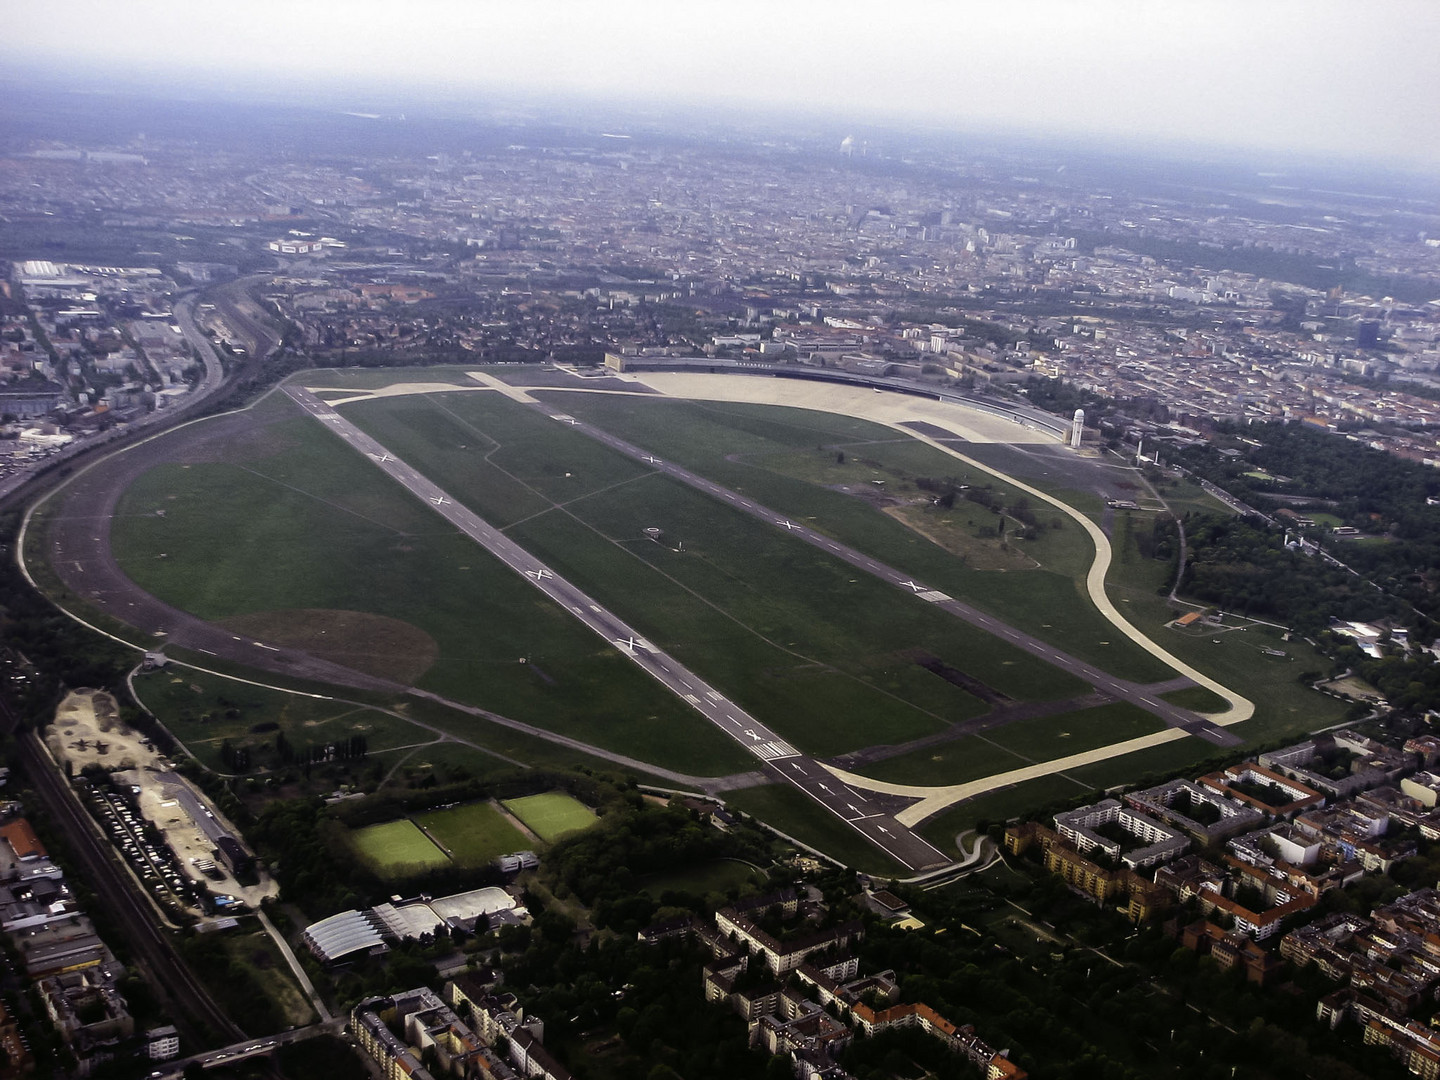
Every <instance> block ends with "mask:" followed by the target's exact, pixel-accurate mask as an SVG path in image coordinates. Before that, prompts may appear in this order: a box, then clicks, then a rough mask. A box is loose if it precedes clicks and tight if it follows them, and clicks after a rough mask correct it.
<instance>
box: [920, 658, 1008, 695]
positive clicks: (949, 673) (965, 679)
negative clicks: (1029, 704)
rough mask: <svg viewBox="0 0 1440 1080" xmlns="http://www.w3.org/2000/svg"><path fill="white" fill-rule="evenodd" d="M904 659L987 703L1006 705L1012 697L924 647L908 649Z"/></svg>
mask: <svg viewBox="0 0 1440 1080" xmlns="http://www.w3.org/2000/svg"><path fill="white" fill-rule="evenodd" d="M902 655H903V656H904V657H905V659H907V660H910V661H912V662H914V663H916V664H919V665H920V666H921V667H922V668H924V669H925V670H926V671H928V672H930V673H931V674H932V675H939V676H940V678H942V679H944V680H945V681H946V682H948V683H949V684H950V685H951V686H958V687H959V688H960V689H961V690H964V691H965V692H966V693H967V694H970V695H971V696H972V697H977V698H979V699H980V700H981V701H983V702H985V703H986V704H987V705H1007V704H1009V703H1010V702H1011V701H1013V700H1014V699H1013V698H1011V697H1010V696H1008V695H1006V694H1002V693H1001V692H1000V691H999V690H996V689H995V688H994V687H992V686H987V685H986V684H985V683H983V682H981V681H980V680H979V679H977V678H975V676H973V675H967V674H966V673H965V672H963V671H961V670H960V669H959V668H956V667H951V666H950V665H949V664H947V663H945V661H944V660H941V659H940V658H939V657H938V656H935V655H934V654H933V653H928V652H926V651H925V650H924V649H908V650H906V651H905V652H904V653H903V654H902Z"/></svg>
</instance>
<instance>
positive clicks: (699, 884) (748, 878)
mask: <svg viewBox="0 0 1440 1080" xmlns="http://www.w3.org/2000/svg"><path fill="white" fill-rule="evenodd" d="M765 881H766V878H765V874H764V872H763V871H761V870H757V869H756V868H755V867H753V866H751V865H750V864H749V863H744V862H740V861H739V860H738V859H716V860H715V861H714V862H707V863H701V864H700V865H699V866H692V867H690V868H689V869H687V870H679V871H676V872H675V873H673V874H647V875H646V876H645V877H643V878H641V879H640V882H639V885H640V890H641V891H642V892H644V893H647V894H648V895H649V896H650V897H652V898H653V899H655V900H659V899H660V897H661V896H662V895H663V894H664V893H666V892H669V891H672V890H673V891H675V892H685V893H695V894H698V895H700V896H705V895H707V894H709V893H726V892H728V891H729V890H731V889H739V890H741V891H749V892H753V891H755V890H756V889H758V888H760V887H761V886H763V885H764V884H765Z"/></svg>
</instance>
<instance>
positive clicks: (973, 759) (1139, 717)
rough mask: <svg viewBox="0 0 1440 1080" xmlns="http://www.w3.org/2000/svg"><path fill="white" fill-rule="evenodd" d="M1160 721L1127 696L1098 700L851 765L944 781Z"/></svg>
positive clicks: (1078, 747)
mask: <svg viewBox="0 0 1440 1080" xmlns="http://www.w3.org/2000/svg"><path fill="white" fill-rule="evenodd" d="M1162 727H1164V725H1163V724H1161V723H1160V721H1159V720H1158V719H1156V718H1155V717H1154V716H1153V715H1151V714H1150V713H1148V712H1146V711H1145V710H1143V709H1141V708H1139V707H1137V706H1135V705H1131V704H1128V703H1126V702H1115V703H1112V704H1109V705H1099V706H1096V707H1094V708H1090V709H1079V710H1076V711H1075V712H1068V713H1060V714H1059V715H1057V716H1045V717H1037V718H1035V719H1031V720H1017V721H1015V722H1013V723H1010V724H1006V725H1005V726H1004V727H999V728H993V729H991V730H990V731H987V732H985V733H984V734H982V735H966V736H964V737H963V738H960V739H955V740H952V741H950V742H944V743H941V744H939V745H938V746H928V747H924V748H922V749H920V750H912V751H910V752H909V753H907V754H899V755H897V756H895V757H892V758H886V759H884V760H883V761H877V762H875V763H874V764H870V765H862V766H858V767H857V768H856V769H855V770H854V771H855V772H857V773H859V774H861V775H864V776H869V777H873V778H874V779H876V780H887V781H889V782H891V783H896V784H924V785H934V786H942V785H946V784H961V783H965V782H966V781H969V780H978V779H980V778H981V777H984V776H991V775H993V774H995V773H1002V772H1008V771H1009V770H1011V769H1018V768H1022V767H1023V766H1025V765H1027V764H1030V763H1032V762H1037V761H1051V760H1053V759H1055V758H1062V757H1069V756H1070V755H1071V754H1079V753H1083V752H1084V751H1086V750H1093V749H1094V748H1096V747H1098V746H1109V745H1111V744H1112V743H1117V742H1124V741H1125V740H1127V739H1134V738H1137V737H1139V736H1141V735H1148V734H1149V733H1151V732H1154V731H1159V730H1160V729H1161V728H1162Z"/></svg>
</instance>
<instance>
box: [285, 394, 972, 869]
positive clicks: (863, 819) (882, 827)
mask: <svg viewBox="0 0 1440 1080" xmlns="http://www.w3.org/2000/svg"><path fill="white" fill-rule="evenodd" d="M284 390H285V392H286V393H287V394H288V395H289V396H290V397H291V398H293V399H294V400H295V401H296V402H297V403H298V404H299V405H300V406H301V407H302V408H303V409H305V410H306V412H308V413H309V414H310V415H311V416H313V417H315V419H316V420H318V421H319V422H320V423H322V424H324V425H326V426H327V427H329V428H331V429H332V430H333V431H334V432H335V433H336V435H337V436H339V437H340V438H343V439H345V440H347V441H348V442H349V443H350V444H351V445H352V446H353V447H354V448H355V449H356V450H357V451H358V452H360V453H363V454H365V455H366V456H367V457H369V458H370V460H371V461H373V462H374V463H375V465H376V466H377V467H379V468H380V469H382V470H384V471H385V473H386V474H387V475H389V476H390V477H392V478H393V479H394V480H396V481H397V482H398V483H399V484H400V485H401V486H403V487H404V488H405V489H406V490H407V491H409V492H411V494H413V495H415V496H416V497H417V498H420V499H424V500H425V501H426V502H428V503H429V504H430V505H431V506H432V507H433V508H434V510H435V511H436V513H438V514H440V515H441V516H442V517H444V518H445V519H446V520H447V521H449V522H450V523H451V524H452V525H454V526H455V527H456V528H457V529H459V530H460V531H461V532H463V533H464V534H465V535H466V536H469V537H470V538H471V539H472V540H474V541H475V542H476V543H478V544H480V545H481V546H482V547H484V548H485V549H486V550H487V551H489V552H490V553H491V554H492V555H494V556H495V557H496V558H498V559H500V561H501V562H503V563H504V564H505V565H506V566H507V567H509V568H510V569H511V570H513V571H514V572H515V573H517V574H520V575H522V576H523V577H524V578H525V579H526V580H527V581H529V582H530V583H531V584H532V585H534V586H535V587H536V588H537V589H539V590H540V591H541V592H543V593H544V594H545V595H546V596H547V597H549V598H550V599H551V600H552V601H554V602H555V603H557V604H559V605H560V606H561V607H563V608H564V609H565V610H566V611H568V612H570V613H571V614H572V615H573V616H574V617H575V618H576V619H578V620H580V622H582V623H583V624H584V625H585V626H587V627H589V628H590V630H592V631H593V632H594V633H595V634H597V635H598V636H600V637H602V638H604V639H605V640H606V641H607V642H609V643H610V644H611V645H612V646H614V647H615V648H617V649H619V650H620V651H621V652H622V653H623V654H624V655H625V656H627V657H628V658H629V659H630V660H632V661H633V662H634V663H635V664H637V665H638V666H639V667H640V668H641V669H642V670H643V671H645V672H646V674H648V675H650V676H651V677H652V678H654V679H656V680H657V681H658V682H660V683H661V684H662V685H663V686H665V687H666V688H667V689H668V690H670V691H671V692H672V693H673V694H675V695H676V696H677V697H679V698H681V699H682V700H684V701H685V702H686V703H687V704H689V705H690V706H691V707H692V708H693V709H695V711H696V712H698V713H700V715H702V716H704V717H705V718H706V719H707V720H709V721H710V722H711V723H712V724H714V725H715V726H716V727H717V728H719V729H720V730H721V731H723V732H724V733H725V734H726V735H728V736H730V737H731V738H732V739H734V740H735V741H736V742H737V743H739V744H740V745H741V746H743V747H745V749H746V750H747V751H749V752H750V753H751V754H753V755H754V756H755V758H756V759H757V760H758V761H759V762H760V763H761V765H762V768H764V769H765V770H768V771H769V772H770V773H773V774H774V775H775V776H776V777H779V778H781V779H783V780H786V781H788V782H789V783H791V784H793V785H795V786H796V787H798V788H800V790H802V791H804V792H805V793H806V794H807V795H809V796H810V797H811V798H813V799H814V800H815V801H816V802H818V803H820V804H821V805H822V806H824V807H825V808H826V809H827V810H829V811H830V812H831V813H833V814H834V815H835V816H836V817H838V818H840V819H841V820H842V821H844V822H845V823H846V824H848V825H849V826H850V827H851V828H853V829H854V830H855V831H856V832H858V833H859V834H860V835H861V836H863V837H865V839H867V840H869V841H870V842H871V843H872V844H874V845H875V846H876V847H878V848H880V849H881V850H882V851H884V852H885V853H886V854H888V855H890V856H891V857H892V858H894V859H895V860H897V861H898V862H900V863H901V864H902V865H904V866H906V867H909V868H910V869H911V870H915V871H920V870H925V869H931V868H934V867H938V866H943V865H945V864H947V863H949V862H950V861H951V860H950V859H949V858H948V857H947V856H946V855H945V854H944V853H943V852H941V851H940V850H939V849H937V848H935V847H933V846H932V845H931V844H929V843H928V842H926V841H925V840H923V839H922V838H921V837H919V836H917V835H916V834H914V833H913V832H911V831H910V830H909V829H908V828H906V827H905V826H903V825H901V824H900V823H899V822H898V821H896V820H895V818H894V817H893V816H892V815H891V814H890V813H889V812H888V811H887V810H886V809H884V808H883V807H882V806H881V805H880V804H879V803H878V802H877V801H876V800H877V796H875V795H874V793H871V794H868V795H867V794H866V793H864V792H862V791H858V790H856V789H855V788H853V787H850V786H848V785H846V784H844V783H842V782H840V781H838V780H836V779H835V777H834V776H833V775H832V774H831V773H830V772H829V771H828V770H827V769H826V768H825V767H824V766H822V765H821V764H820V763H819V762H818V761H816V760H814V759H813V758H811V757H809V756H807V755H805V754H802V753H801V752H800V751H799V750H797V749H796V748H795V747H793V746H791V745H790V744H789V743H787V742H786V741H785V740H784V739H782V738H781V737H780V736H779V735H777V734H776V733H775V732H774V731H772V730H771V729H770V728H768V727H766V726H765V725H764V724H762V723H761V722H760V721H759V720H757V719H755V717H753V716H751V715H750V714H749V713H747V712H746V711H745V710H744V709H742V708H741V707H740V706H739V705H737V704H735V703H734V702H733V701H730V700H729V699H728V698H726V697H725V695H724V694H722V693H720V692H719V691H718V690H716V689H715V688H714V687H712V686H710V685H709V684H708V683H706V682H704V681H703V680H702V679H700V678H699V677H698V676H697V675H695V674H694V673H693V672H691V671H689V670H688V669H687V668H685V667H683V666H682V665H681V664H680V663H679V662H677V661H676V660H675V659H674V658H673V657H671V656H669V655H667V654H666V653H665V652H664V651H663V650H661V649H659V648H658V647H656V646H655V645H652V644H651V643H649V642H647V641H645V640H644V638H643V637H642V636H641V635H640V634H639V633H638V632H637V631H636V630H635V629H634V628H632V627H631V626H629V625H628V624H627V623H625V622H624V621H622V620H621V619H620V618H618V617H617V616H615V615H614V614H612V613H611V612H609V611H607V610H606V609H605V608H604V607H602V606H601V605H600V604H597V603H596V602H595V601H594V600H593V599H592V598H591V597H590V596H588V595H587V594H586V593H584V592H582V591H581V590H580V589H578V588H577V587H575V586H574V585H572V584H571V583H570V582H568V581H566V580H565V579H564V578H561V577H560V576H559V575H557V574H556V573H555V572H554V571H553V570H551V569H550V568H549V567H547V566H545V565H544V564H543V563H541V562H540V561H539V560H538V559H536V558H535V556H533V555H531V554H530V553H529V552H528V551H526V550H525V549H524V548H522V547H520V546H519V545H518V544H516V543H515V542H514V541H513V540H511V539H510V538H509V537H507V536H505V535H504V534H503V533H501V532H500V531H499V530H498V529H496V528H494V527H493V526H491V525H489V524H487V523H486V522H485V521H484V520H483V519H481V518H480V517H479V516H478V515H477V514H475V513H474V512H472V511H471V510H469V509H467V508H466V507H464V506H462V505H460V504H458V503H457V502H456V501H455V500H454V499H452V498H450V496H449V495H448V494H446V493H445V492H444V491H443V490H441V488H439V487H438V486H437V485H436V484H434V483H433V482H431V481H430V480H429V479H428V478H427V477H425V476H424V475H423V474H422V473H420V472H419V471H418V470H416V469H415V468H413V467H412V466H410V465H408V464H406V463H405V462H404V461H401V460H400V459H399V458H397V457H395V455H394V454H392V453H390V452H389V451H388V450H387V449H386V448H385V447H384V446H382V445H381V444H380V443H379V442H377V441H376V440H374V439H372V438H370V436H368V435H366V434H365V433H364V432H363V431H361V430H360V429H359V428H358V427H356V426H355V425H354V424H352V423H351V422H350V421H348V420H346V419H345V418H344V417H343V416H341V415H340V414H339V413H338V412H336V411H335V410H334V409H333V408H331V407H330V406H329V405H328V404H326V403H325V402H323V401H321V400H320V399H319V398H318V397H316V396H315V395H314V394H312V393H310V392H309V391H308V390H305V389H303V388H300V387H291V386H287V387H285V388H284Z"/></svg>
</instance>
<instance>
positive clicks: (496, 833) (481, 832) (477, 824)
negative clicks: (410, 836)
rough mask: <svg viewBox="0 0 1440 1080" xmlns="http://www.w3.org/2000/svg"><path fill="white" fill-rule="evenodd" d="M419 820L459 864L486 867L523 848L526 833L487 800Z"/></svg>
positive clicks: (427, 815)
mask: <svg viewBox="0 0 1440 1080" xmlns="http://www.w3.org/2000/svg"><path fill="white" fill-rule="evenodd" d="M415 820H416V823H417V824H418V825H419V826H420V827H421V828H422V829H423V830H424V831H425V832H427V833H428V834H429V835H430V838H431V839H433V840H434V841H435V843H437V844H439V845H440V847H441V849H442V850H444V851H445V852H446V853H447V854H448V855H449V856H450V858H451V859H453V860H454V861H455V864H456V865H457V866H461V867H465V868H467V869H472V868H475V867H480V866H485V865H487V864H488V863H491V862H493V861H494V860H495V859H497V858H499V857H500V856H501V855H508V854H510V853H512V852H515V851H523V850H524V849H525V848H527V847H528V846H529V845H530V841H529V840H528V839H526V837H525V835H524V834H523V833H522V832H520V830H519V829H517V828H515V826H514V825H512V824H510V822H509V821H507V820H506V818H505V815H504V814H502V813H501V812H500V811H499V810H498V809H496V807H494V806H493V805H491V804H490V803H488V802H476V803H467V804H466V805H464V806H455V807H451V808H450V809H449V810H437V811H435V812H433V813H429V814H422V815H420V816H419V817H417V818H416V819H415Z"/></svg>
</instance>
